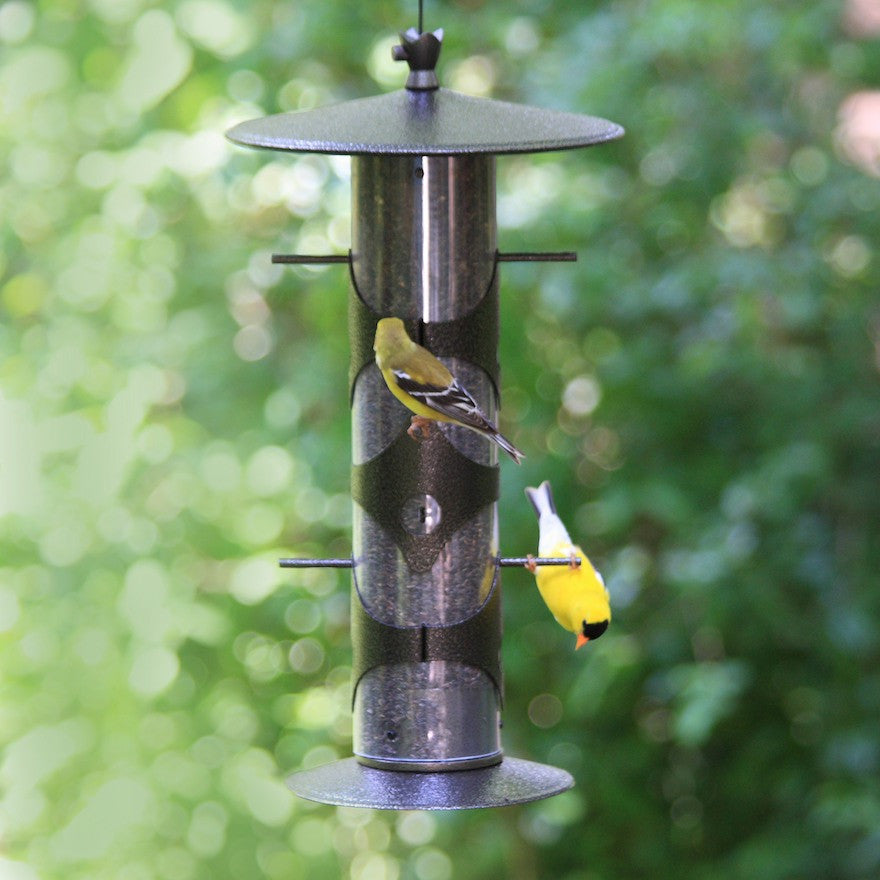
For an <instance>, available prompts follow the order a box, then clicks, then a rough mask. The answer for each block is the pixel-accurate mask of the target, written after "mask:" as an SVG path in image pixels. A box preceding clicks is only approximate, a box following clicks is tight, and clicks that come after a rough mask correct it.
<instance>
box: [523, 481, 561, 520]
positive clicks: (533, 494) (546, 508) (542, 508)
mask: <svg viewBox="0 0 880 880" xmlns="http://www.w3.org/2000/svg"><path fill="white" fill-rule="evenodd" d="M526 496H527V497H528V499H529V501H531V502H532V507H534V508H535V513H536V514H537V515H538V519H540V518H541V517H542V516H545V515H546V514H548V513H552V514H555V513H556V505H555V504H554V503H553V492H552V491H551V489H550V482H549V481H548V480H544V482H543V483H541V485H540V486H538V488H537V489H534V488H532V487H531V486H529V487H528V488H527V489H526Z"/></svg>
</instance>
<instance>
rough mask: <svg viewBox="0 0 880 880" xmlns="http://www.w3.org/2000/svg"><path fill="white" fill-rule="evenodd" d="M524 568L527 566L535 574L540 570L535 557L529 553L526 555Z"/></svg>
mask: <svg viewBox="0 0 880 880" xmlns="http://www.w3.org/2000/svg"><path fill="white" fill-rule="evenodd" d="M523 568H527V569H528V570H529V571H530V572H531V573H532V574H534V573H535V572H536V571H537V570H538V566H537V565H536V564H535V557H534V556H532V554H531V553H529V554H528V555H527V556H526V561H525V562H524V563H523Z"/></svg>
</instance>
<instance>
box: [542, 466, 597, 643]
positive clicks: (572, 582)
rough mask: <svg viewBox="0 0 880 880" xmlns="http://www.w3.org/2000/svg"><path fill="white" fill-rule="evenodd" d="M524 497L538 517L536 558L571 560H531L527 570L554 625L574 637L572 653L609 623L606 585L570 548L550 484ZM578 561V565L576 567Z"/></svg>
mask: <svg viewBox="0 0 880 880" xmlns="http://www.w3.org/2000/svg"><path fill="white" fill-rule="evenodd" d="M526 495H527V496H528V499H529V501H531V502H532V507H534V508H535V513H536V514H537V515H538V555H539V556H568V557H570V558H571V564H570V565H567V566H564V565H539V566H536V565H535V563H534V561H533V560H532V559H530V560H529V562H528V563H527V564H526V567H527V568H528V569H529V571H531V572H533V573H534V574H535V579H536V580H537V582H538V590H539V591H540V593H541V596H542V598H543V599H544V601H545V602H546V603H547V607H548V608H549V609H550V611H551V612H552V614H553V616H554V617H555V618H556V622H557V623H559V624H560V625H562V626H563V627H565V629H567V630H569V631H571V632H573V633H577V641H576V643H575V649H577V648H581V647H583V646H584V645H586V643H587V642H589V641H590V640H592V639H598V638H599V636H601V635H602V633H604V632H605V630H606V629H608V624H609V622H610V621H611V606H610V605H609V604H608V590H607V589H605V581H603V580H602V575H600V574H599V572H598V571H596V569H595V568H593V566H592V564H591V563H590V560H589V559H588V558H587V556H586V554H585V553H584V551H583V550H581V548H580V547H578V546H577V545H576V544H572V542H571V538H570V537H569V536H568V532H567V531H566V529H565V526H564V525H563V524H562V520H561V519H560V518H559V517H558V516H557V514H556V507H555V505H554V504H553V494H552V493H551V491H550V484H549V483H548V482H547V481H546V480H545V481H544V482H543V483H541V485H540V486H538V488H537V489H532V488H531V487H529V488H528V489H526ZM578 559H580V565H577V563H576V560H578Z"/></svg>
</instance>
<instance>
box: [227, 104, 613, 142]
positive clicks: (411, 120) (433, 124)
mask: <svg viewBox="0 0 880 880" xmlns="http://www.w3.org/2000/svg"><path fill="white" fill-rule="evenodd" d="M622 135H623V128H621V126H619V125H617V124H616V123H614V122H609V121H608V120H607V119H600V118H599V117H596V116H584V115H581V114H577V113H563V112H561V111H558V110H544V109H540V108H536V107H529V106H527V105H524V104H511V103H508V102H506V101H494V100H490V99H488V98H473V97H469V96H467V95H462V94H460V93H459V92H453V91H450V90H449V89H435V90H433V91H414V90H411V89H401V90H400V91H396V92H391V93H389V94H385V95H377V96H375V97H371V98H361V99H358V100H355V101H347V102H345V103H342V104H335V105H331V106H328V107H321V108H318V109H315V110H301V111H297V112H293V113H277V114H275V115H273V116H265V117H263V118H261V119H251V120H248V121H247V122H242V123H240V124H239V125H236V126H235V127H234V128H231V129H230V130H229V131H228V132H227V133H226V136H227V137H228V138H229V139H230V140H232V141H234V142H235V143H238V144H242V145H244V146H248V147H262V148H264V149H268V150H289V151H292V152H300V153H337V154H342V155H362V154H374V155H389V156H394V155H415V156H447V155H457V154H463V153H494V154H502V153H541V152H546V151H548V150H571V149H575V148H577V147H587V146H590V145H591V144H599V143H604V142H605V141H612V140H616V139H617V138H619V137H621V136H622Z"/></svg>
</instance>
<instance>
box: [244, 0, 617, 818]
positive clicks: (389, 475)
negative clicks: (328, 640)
mask: <svg viewBox="0 0 880 880" xmlns="http://www.w3.org/2000/svg"><path fill="white" fill-rule="evenodd" d="M401 38H402V39H401V44H400V46H398V47H397V48H396V49H395V50H394V57H395V58H396V59H398V60H404V61H406V62H407V64H408V65H409V68H410V72H409V77H408V79H407V83H406V88H404V89H401V90H398V91H397V92H392V93H389V94H385V95H379V96H375V97H372V98H365V99H360V100H356V101H349V102H347V103H344V104H339V105H334V106H330V107H324V108H319V109H316V110H307V111H300V112H295V113H282V114H276V115H274V116H269V117H266V118H263V119H256V120H250V121H248V122H244V123H241V124H239V125H237V126H235V127H234V128H233V129H231V130H230V131H229V132H228V137H229V138H230V139H231V140H233V141H235V142H237V143H240V144H243V145H246V146H252V147H260V148H268V149H275V150H286V151H296V152H317V153H329V154H346V155H350V156H352V249H351V252H350V253H349V254H348V255H328V256H320V255H298V254H277V255H274V256H273V262H277V263H291V264H297V263H300V264H309V263H312V264H320V263H328V264H329V263H347V264H348V265H349V268H350V278H351V298H350V306H349V316H350V318H349V336H350V340H351V368H350V374H349V375H350V384H351V387H350V392H351V403H352V499H353V507H354V517H353V527H352V537H353V546H352V554H351V558H328V559H282V560H280V561H279V564H280V565H281V566H282V567H285V568H301V567H313V566H314V567H333V568H351V569H352V648H353V658H352V667H353V679H354V682H353V714H354V719H353V720H354V725H353V726H354V743H353V751H354V753H355V757H353V758H349V759H344V760H342V761H337V762H334V763H332V764H330V765H325V766H323V767H316V768H313V769H311V770H305V771H300V772H298V773H296V774H294V775H293V776H292V777H291V778H290V779H289V781H288V784H289V786H290V787H291V788H292V789H293V791H294V792H295V793H297V794H299V795H300V796H302V797H305V798H308V799H311V800H317V801H321V802H325V803H331V804H337V805H345V806H360V807H376V808H385V809H465V808H473V807H492V806H504V805H509V804H515V803H525V802H527V801H531V800H537V799H540V798H544V797H549V796H551V795H553V794H558V793H559V792H561V791H564V790H565V789H567V788H569V787H571V785H573V779H572V778H571V776H570V775H569V774H567V773H565V772H564V771H562V770H558V769H556V768H553V767H548V766H544V765H540V764H535V763H533V762H529V761H521V760H518V759H516V758H511V757H509V756H505V755H504V754H503V752H502V750H501V743H500V736H499V727H500V709H501V684H502V683H501V678H502V674H501V660H500V647H501V605H500V577H499V569H500V568H501V567H508V566H511V565H518V566H523V565H526V564H527V563H528V562H530V561H531V560H530V558H529V557H527V556H520V557H500V556H499V554H498V547H497V543H498V541H497V535H498V504H497V501H498V496H499V476H498V461H497V453H496V451H495V448H494V447H490V446H489V444H488V443H487V442H486V441H485V439H484V438H482V437H480V436H478V435H474V434H473V433H472V432H469V431H466V430H464V429H461V428H458V427H456V426H454V425H444V426H443V427H442V430H439V431H437V432H433V433H432V436H431V438H430V439H426V440H424V441H423V442H421V443H414V442H413V440H411V439H410V438H409V437H408V436H407V435H406V428H407V427H408V425H409V414H408V413H407V411H406V410H404V409H403V407H401V406H400V404H398V402H397V400H396V399H394V398H393V397H392V396H391V395H390V394H389V392H388V389H387V387H386V386H385V383H384V380H383V378H382V375H381V373H380V372H379V370H378V368H377V367H376V364H375V362H374V358H373V351H372V340H373V336H374V333H375V327H376V323H377V321H378V319H379V318H381V317H385V316H394V317H399V318H401V319H402V320H403V321H404V322H407V323H408V327H409V330H410V333H411V335H412V337H413V338H417V339H418V341H419V342H420V343H421V344H423V345H424V346H425V347H426V348H428V350H429V351H431V352H432V353H433V354H435V355H436V356H437V357H439V358H441V359H443V361H444V362H445V363H449V365H450V370H452V371H453V372H454V374H455V375H456V376H458V377H460V378H461V380H462V384H463V385H465V386H466V387H467V388H468V389H469V390H470V391H471V392H472V393H473V395H474V397H475V399H476V401H477V403H478V404H479V406H480V408H481V409H483V410H484V411H485V412H486V414H487V415H488V416H490V417H493V418H495V417H496V414H497V408H498V386H499V381H498V364H497V350H498V335H499V327H498V311H499V310H498V276H499V273H498V264H499V263H502V262H516V261H532V262H536V261H561V262H569V261H572V260H573V259H575V258H576V257H575V255H574V254H572V253H570V252H558V253H553V252H538V253H530V252H517V253H503V252H499V251H498V248H497V242H496V219H495V157H496V155H501V154H510V153H532V152H542V151H546V150H566V149H574V148H579V147H585V146H589V145H592V144H598V143H603V142H605V141H609V140H613V139H615V138H618V137H620V136H621V135H622V134H623V130H622V129H621V128H620V126H618V125H615V124H614V123H612V122H608V121H607V120H604V119H598V118H596V117H590V116H583V115H577V114H570V113H561V112H558V111H551V110H542V109H537V108H532V107H526V106H523V105H516V104H510V103H506V102H501V101H493V100H488V99H482V98H470V97H467V96H465V95H460V94H458V93H456V92H453V91H450V90H448V89H443V88H440V86H439V83H438V81H437V77H436V73H435V71H434V68H435V65H436V62H437V60H438V57H439V54H440V48H441V40H442V30H437V31H435V32H433V33H424V32H423V21H422V4H421V3H420V4H419V27H418V30H416V29H414V28H411V29H410V30H408V31H406V32H405V33H403V34H401ZM417 172H421V173H417ZM534 562H535V563H536V564H537V565H571V564H572V561H571V560H570V559H568V558H538V559H535V560H534ZM412 771H419V772H412Z"/></svg>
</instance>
